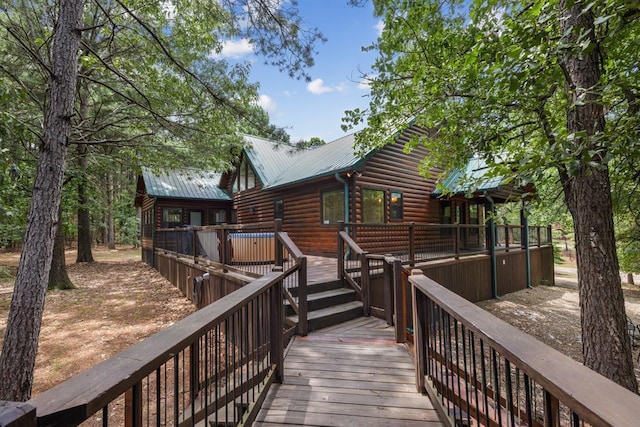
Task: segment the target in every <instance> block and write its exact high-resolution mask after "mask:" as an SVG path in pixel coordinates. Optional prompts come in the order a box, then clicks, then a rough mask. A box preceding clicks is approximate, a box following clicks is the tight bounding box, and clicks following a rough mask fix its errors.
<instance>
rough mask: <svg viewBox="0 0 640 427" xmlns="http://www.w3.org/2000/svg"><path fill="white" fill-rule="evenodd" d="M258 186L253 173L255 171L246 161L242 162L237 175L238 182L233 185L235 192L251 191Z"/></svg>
mask: <svg viewBox="0 0 640 427" xmlns="http://www.w3.org/2000/svg"><path fill="white" fill-rule="evenodd" d="M255 186H256V175H255V174H254V173H253V169H252V168H251V166H250V165H249V163H247V161H246V160H242V163H240V166H239V167H238V173H237V174H236V180H235V182H234V184H233V191H234V192H238V191H244V190H249V189H251V188H253V187H255Z"/></svg>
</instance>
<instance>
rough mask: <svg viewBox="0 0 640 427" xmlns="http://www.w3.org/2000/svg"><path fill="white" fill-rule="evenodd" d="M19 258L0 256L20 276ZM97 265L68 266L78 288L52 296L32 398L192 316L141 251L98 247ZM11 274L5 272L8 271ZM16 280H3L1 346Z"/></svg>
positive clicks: (69, 258)
mask: <svg viewBox="0 0 640 427" xmlns="http://www.w3.org/2000/svg"><path fill="white" fill-rule="evenodd" d="M19 257H20V255H19V254H16V253H5V254H0V266H4V267H8V268H9V270H10V271H11V272H12V273H15V269H16V266H17V265H18V261H19ZM94 257H95V258H96V259H97V260H98V261H99V262H95V263H84V264H69V263H70V262H73V261H74V260H75V251H67V255H66V258H67V263H68V269H69V276H70V277H71V280H72V281H73V283H74V284H75V285H76V286H77V289H74V290H70V291H52V292H49V293H48V294H47V298H46V302H45V312H44V316H43V320H42V330H41V333H40V342H39V346H38V356H37V359H36V370H35V379H34V389H33V395H36V394H37V393H39V392H41V391H44V390H47V389H48V388H50V387H52V386H54V385H56V384H58V383H60V382H62V381H64V380H66V379H67V378H69V377H71V376H73V375H74V374H77V373H78V372H80V371H82V370H84V369H86V368H88V367H90V366H93V365H95V364H97V363H99V362H101V361H102V360H104V359H106V358H108V357H110V356H112V355H114V354H116V353H118V352H119V351H121V350H124V349H125V348H127V347H129V346H130V345H132V344H135V343H136V342H138V341H141V340H142V339H144V338H146V337H148V336H149V335H152V334H153V333H155V332H157V331H159V330H161V329H163V328H166V327H167V326H169V325H171V324H172V323H174V322H176V321H177V320H180V319H182V318H183V317H185V316H186V315H188V314H190V313H192V312H193V311H194V308H193V306H192V304H191V302H190V301H189V300H187V299H186V298H185V297H184V296H183V295H182V294H181V293H180V291H179V290H177V289H176V288H175V287H174V286H173V285H172V284H171V283H170V282H169V281H167V280H165V279H164V278H163V277H162V276H161V275H160V274H159V273H158V272H157V271H155V270H153V269H152V268H150V267H148V266H147V265H146V264H144V263H142V262H141V261H139V259H140V250H139V249H129V248H126V249H125V248H121V249H118V250H115V251H109V250H107V249H104V248H96V249H94ZM5 271H6V270H5ZM12 288H13V281H12V280H11V279H6V278H5V279H4V280H3V279H2V278H0V343H1V341H2V337H4V331H5V328H6V322H7V316H8V313H9V305H10V301H11V290H12Z"/></svg>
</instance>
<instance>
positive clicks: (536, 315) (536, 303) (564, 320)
mask: <svg viewBox="0 0 640 427" xmlns="http://www.w3.org/2000/svg"><path fill="white" fill-rule="evenodd" d="M625 277H626V276H625ZM636 283H638V281H637V280H636ZM622 287H623V291H624V299H625V309H626V313H627V316H628V317H629V318H630V319H632V321H633V322H634V323H639V322H640V287H639V286H636V285H628V284H626V283H625V282H624V281H623V285H622ZM478 305H479V306H480V307H482V308H483V309H485V310H487V311H489V312H490V313H492V314H493V315H494V316H497V317H499V318H501V319H502V320H504V321H506V322H508V323H510V324H512V325H513V326H516V327H517V328H519V329H521V330H523V331H524V332H526V333H528V334H530V335H532V336H534V337H535V338H537V339H538V340H540V341H542V342H544V343H545V344H547V345H549V346H551V347H553V348H555V349H556V350H558V351H560V352H562V353H564V354H566V355H567V356H569V357H571V358H572V359H574V360H577V361H578V362H580V363H582V362H583V358H582V334H581V328H580V307H579V302H578V284H577V277H576V275H575V272H574V271H573V272H572V269H570V268H565V267H562V266H559V267H558V266H556V285H555V286H536V287H534V288H532V289H524V290H521V291H518V292H514V293H511V294H508V295H503V296H501V297H500V299H498V300H488V301H482V302H480V303H478ZM632 350H633V359H634V360H633V361H634V363H635V372H636V378H638V381H640V364H639V361H638V355H639V353H640V347H636V348H633V349H632Z"/></svg>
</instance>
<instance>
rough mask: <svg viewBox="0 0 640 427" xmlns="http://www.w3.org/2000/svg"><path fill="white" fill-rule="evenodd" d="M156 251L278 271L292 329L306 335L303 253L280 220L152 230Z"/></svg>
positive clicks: (225, 266) (252, 272)
mask: <svg viewBox="0 0 640 427" xmlns="http://www.w3.org/2000/svg"><path fill="white" fill-rule="evenodd" d="M156 251H159V252H161V253H162V254H169V255H172V256H175V257H178V258H181V257H182V258H188V259H190V260H191V261H192V262H193V263H194V264H200V265H206V266H210V267H212V268H217V269H219V270H222V271H224V272H228V271H235V272H241V273H242V274H244V275H248V276H252V277H260V276H262V275H264V274H267V273H269V272H271V271H272V270H274V269H275V270H278V271H284V272H285V273H286V275H285V279H284V280H283V292H284V297H285V299H286V301H288V302H289V304H290V305H291V307H292V309H293V310H294V312H295V314H296V315H297V318H298V322H297V324H296V328H297V331H296V332H297V333H298V334H299V335H303V336H304V335H307V333H308V320H307V314H308V313H307V257H306V255H304V254H303V253H302V252H301V251H300V250H299V249H298V247H297V246H296V245H295V243H294V242H293V241H292V240H291V238H290V237H289V235H288V234H287V233H285V232H283V231H282V220H275V221H273V222H262V223H256V224H244V225H238V224H223V225H216V226H205V227H183V228H167V229H158V230H156ZM294 273H295V274H294ZM292 332H293V330H291V331H290V333H292Z"/></svg>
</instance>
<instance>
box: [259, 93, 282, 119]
mask: <svg viewBox="0 0 640 427" xmlns="http://www.w3.org/2000/svg"><path fill="white" fill-rule="evenodd" d="M258 105H259V106H261V107H262V108H263V109H264V110H265V111H266V112H267V113H268V114H269V115H270V116H272V115H273V114H274V113H275V112H276V110H277V109H278V104H276V102H275V101H274V100H273V99H272V98H271V97H270V96H269V95H264V94H262V95H260V99H258Z"/></svg>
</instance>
